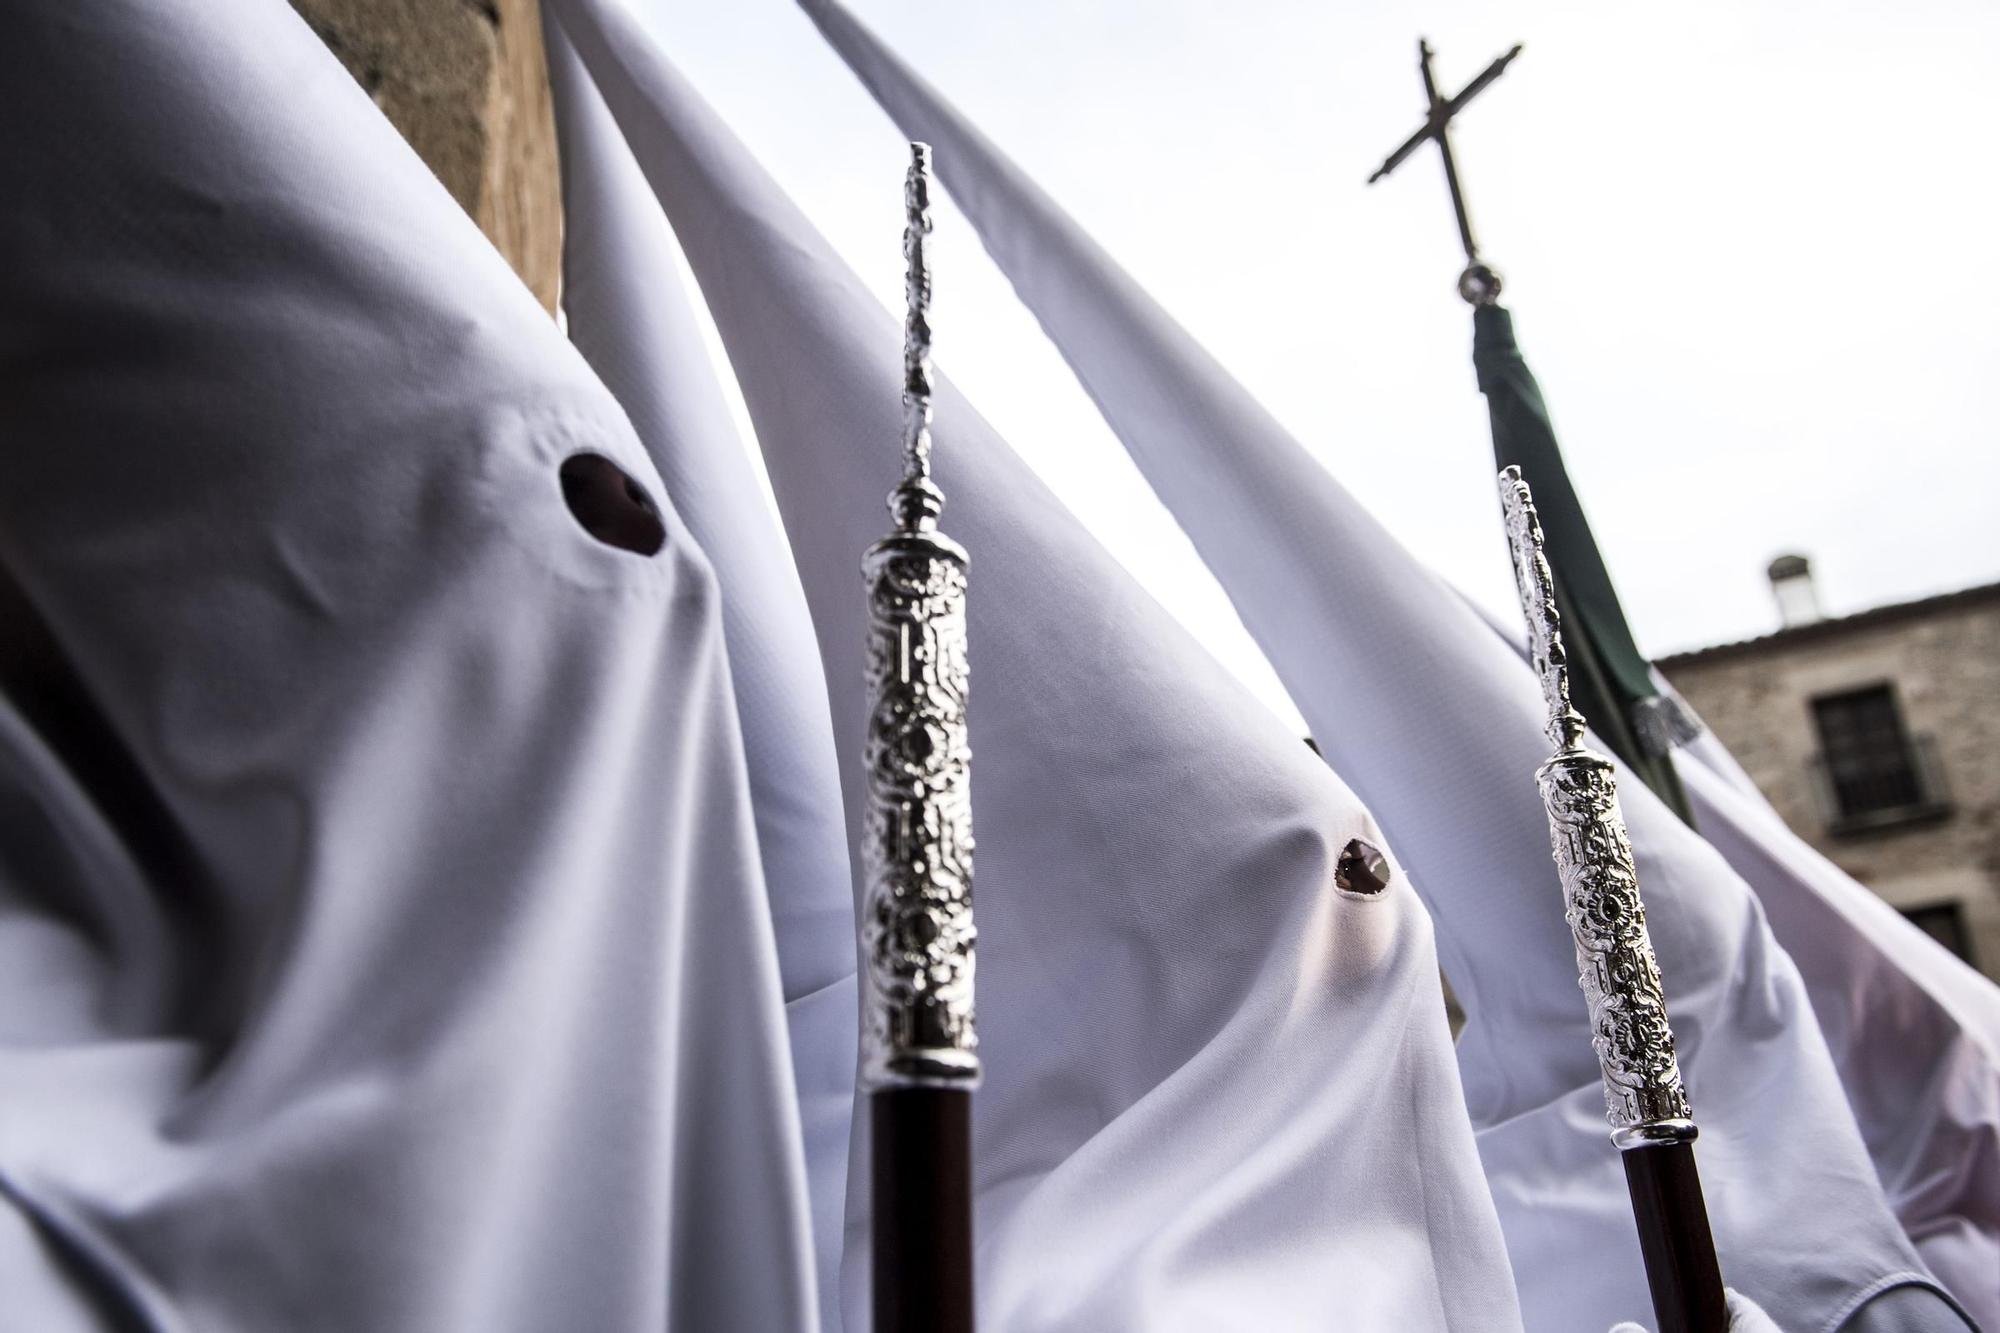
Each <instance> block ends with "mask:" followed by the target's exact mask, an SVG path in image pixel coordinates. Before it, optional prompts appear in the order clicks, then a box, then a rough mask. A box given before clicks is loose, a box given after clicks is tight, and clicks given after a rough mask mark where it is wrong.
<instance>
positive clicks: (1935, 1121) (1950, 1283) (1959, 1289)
mask: <svg viewBox="0 0 2000 1333" xmlns="http://www.w3.org/2000/svg"><path fill="white" fill-rule="evenodd" d="M1715 748H1717V749H1720V748H1721V747H1720V745H1719V743H1716V744H1715ZM1726 754H1727V752H1726V751H1725V752H1724V758H1725V759H1726ZM1675 759H1676V765H1675V766H1676V768H1677V769H1678V770H1679V772H1680V776H1681V785H1682V786H1683V787H1684V788H1685V789H1686V791H1687V794H1688V800H1689V802H1690V803H1691V804H1692V806H1693V808H1694V816H1695V823H1696V827H1698V828H1699V829H1700V830H1701V832H1702V836H1703V837H1705V838H1706V839H1707V840H1708V841H1709V842H1710V843H1711V844H1712V845H1713V846H1714V847H1715V849H1716V850H1717V851H1719V852H1721V853H1722V856H1723V858H1724V859H1725V860H1726V861H1728V862H1729V865H1730V868H1731V869H1733V870H1734V871H1735V872H1736V873H1737V874H1739V875H1741V876H1742V877H1743V879H1744V881H1745V882H1746V883H1747V884H1749V885H1750V887H1751V888H1752V889H1753V890H1755V892H1756V894H1757V897H1758V899H1759V901H1761V902H1762V903H1763V905H1764V911H1765V912H1766V913H1767V914H1768V915H1769V916H1770V919H1771V930H1772V932H1773V933H1774V934H1776V935H1777V937H1778V939H1779V940H1780V941H1781V942H1783V943H1784V945H1785V947H1786V948H1787V949H1788V950H1790V952H1791V955H1792V957H1793V958H1794V959H1795V960H1796V961H1797V962H1798V966H1799V971H1800V973H1801V974H1802V975H1803V976H1804V978H1805V983H1806V988H1807V990H1808V992H1809V993H1810V994H1811V995H1812V1001H1813V1009H1814V1012H1815V1013H1817V1014H1818V1016H1819V1021H1820V1026H1821V1027H1822V1028H1823V1029H1824V1030H1825V1032H1826V1040H1827V1045H1828V1046H1829V1047H1831V1048H1832V1050H1833V1054H1834V1060H1835V1062H1836V1064H1837V1065H1838V1067H1839V1069H1840V1075H1841V1083H1842V1085H1843V1086H1844V1087H1845V1088H1846V1090H1847V1099H1848V1102H1849V1103H1850V1104H1851V1105H1852V1106H1853V1107H1854V1113H1855V1118H1856V1120H1857V1121H1858V1122H1859V1123H1860V1126H1861V1132H1862V1136H1863V1137H1864V1138H1865V1139H1866V1140H1867V1143H1868V1149H1869V1153H1870V1155H1871V1156H1872V1157H1873V1158H1874V1160H1875V1169H1876V1171H1877V1172H1878V1173H1879V1175H1880V1176H1881V1179H1882V1185H1883V1189H1884V1190H1885V1191H1886V1192H1887V1194H1888V1197H1889V1202H1890V1203H1891V1205H1893V1206H1894V1208H1895V1210H1896V1215H1897V1217H1898V1218H1899V1219H1901V1221H1902V1223H1903V1226H1904V1229H1905V1230H1907V1231H1908V1232H1909V1234H1910V1237H1911V1239H1912V1240H1914V1241H1915V1242H1916V1245H1917V1252H1918V1253H1919V1254H1921V1255H1922V1256H1923V1258H1924V1262H1925V1263H1926V1264H1928V1265H1929V1267H1930V1269H1931V1271H1932V1272H1933V1273H1935V1274H1936V1275H1937V1277H1938V1279H1939V1280H1940V1281H1941V1282H1943V1283H1944V1285H1945V1287H1946V1288H1947V1289H1949V1290H1950V1291H1951V1293H1952V1294H1953V1295H1954V1296H1956V1297H1957V1298H1958V1299H1959V1301H1960V1302H1961V1303H1962V1304H1963V1305H1964V1306H1965V1307H1966V1309H1967V1310H1968V1311H1969V1312H1970V1313H1971V1314H1972V1315H1973V1316H1974V1317H1975V1318H1976V1319H1978V1320H1979V1322H1980V1323H1981V1324H1982V1325H1984V1326H1985V1327H1986V1328H1989V1329H2000V988H1996V987H1995V986H1994V985H1993V983H1992V982H1990V981H1988V980H1987V979H1986V978H1985V977H1983V976H1980V975H1979V974H1978V973H1977V972H1975V971H1973V970H1972V969H1971V968H1969V967H1967V966H1966V965H1965V964H1964V963H1963V962H1961V961H1959V960H1958V959H1957V958H1955V957H1953V956H1952V954H1951V953H1950V951H1948V950H1946V949H1945V948H1943V947H1942V946H1940V945H1939V944H1938V943H1937V942H1936V941H1935V940H1933V939H1931V938H1930V937H1929V936H1928V935H1926V934H1924V933H1923V932H1922V931H1921V930H1919V929H1917V927H1915V926H1914V925H1912V924H1910V922H1908V921H1906V920H1904V919H1903V916H1902V914H1901V913H1899V912H1897V911H1896V910H1895V909H1894V908H1893V907H1891V906H1889V904H1887V903H1885V902H1883V901H1882V899H1881V898H1879V897H1877V896H1876V895H1875V894H1873V893H1871V892H1869V891H1868V890H1867V889H1866V888H1864V887H1863V886H1861V885H1860V884H1857V883H1856V882H1855V881H1854V880H1853V879H1852V878H1851V877H1850V876H1848V874H1847V873H1846V872H1845V871H1843V870H1841V869H1840V867H1839V866H1836V865H1834V864H1833V863H1832V862H1830V861H1828V860H1827V859H1826V858H1825V857H1823V856H1821V855H1820V854H1819V853H1818V852H1816V851H1814V850H1813V849H1812V848H1811V847H1809V846H1807V845H1806V844H1805V843H1804V842H1803V841H1801V840H1800V839H1799V837H1798V836H1797V835H1796V834H1794V833H1793V832H1792V831H1791V830H1790V829H1789V828H1786V827H1785V825H1784V822H1783V821H1782V820H1780V819H1779V818H1778V816H1777V814H1776V813H1775V812H1774V811H1772V809H1771V808H1770V806H1769V805H1768V804H1767V803H1766V802H1765V801H1764V800H1763V799H1762V797H1760V796H1757V795H1756V794H1755V793H1754V791H1753V792H1751V793H1745V792H1744V791H1743V790H1742V789H1741V788H1740V787H1738V786H1737V785H1736V784H1735V782H1733V781H1732V779H1731V775H1730V773H1729V771H1728V769H1731V768H1734V767H1735V764H1734V761H1733V760H1728V761H1727V768H1724V767H1720V766H1718V764H1717V762H1716V761H1715V760H1714V759H1712V758H1711V757H1710V755H1709V754H1708V753H1707V752H1705V751H1704V750H1703V749H1695V748H1690V749H1687V750H1683V751H1681V752H1680V753H1678V754H1677V755H1676V756H1675Z"/></svg>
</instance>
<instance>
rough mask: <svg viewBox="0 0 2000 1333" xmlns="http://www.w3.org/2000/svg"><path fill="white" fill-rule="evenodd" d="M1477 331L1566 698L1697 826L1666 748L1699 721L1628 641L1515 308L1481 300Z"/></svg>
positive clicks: (1496, 451)
mask: <svg viewBox="0 0 2000 1333" xmlns="http://www.w3.org/2000/svg"><path fill="white" fill-rule="evenodd" d="M1472 327H1473V336H1472V364H1473V368H1474V369H1475V370H1476V371H1477V372H1478V375H1479V391H1480V392H1481V393H1483V394H1485V395H1486V406H1487V410H1488V412H1489V413H1490V414H1491V416H1492V420H1493V455H1494V465H1495V467H1496V468H1504V467H1507V466H1509V465H1512V466H1515V467H1519V468H1520V469H1521V475H1522V476H1523V477H1524V478H1526V479H1527V482H1528V485H1529V487H1530V488H1531V489H1532V490H1533V491H1534V493H1535V507H1536V508H1537V509H1538V510H1539V511H1540V512H1541V519H1542V532H1543V535H1544V540H1545V544H1546V547H1545V549H1546V550H1547V553H1548V558H1549V568H1550V569H1551V570H1553V571H1554V573H1555V579H1556V608H1557V610H1558V611H1560V612H1561V614H1562V625H1563V647H1564V649H1565V650H1567V652H1568V654H1569V661H1570V697H1571V699H1572V701H1573V702H1574V703H1575V705H1576V708H1577V711H1579V712H1581V713H1582V714H1583V715H1584V717H1585V718H1587V719H1588V720H1589V722H1590V725H1591V728H1592V729H1593V730H1594V731H1596V732H1597V734H1598V736H1599V737H1601V738H1602V739H1603V741H1604V743H1605V744H1607V745H1609V746H1610V747H1611V748H1612V749H1613V750H1614V751H1615V752H1616V753H1617V755H1618V757H1619V758H1620V759H1622V760H1624V761H1625V763H1626V764H1627V765H1628V766H1630V767H1631V769H1632V770H1633V771H1634V772H1636V773H1637V774H1638V775H1639V777H1640V778H1641V780H1643V781H1644V782H1645V784H1646V785H1647V786H1648V787H1651V788H1652V789H1653V791H1654V792H1655V793H1657V794H1658V795H1659V797H1660V799H1661V800H1663V801H1665V802H1666V803H1667V804H1668V805H1669V806H1671V807H1673V809H1674V812H1675V813H1676V814H1678V815H1680V817H1681V818H1682V819H1683V820H1684V821H1686V822H1687V823H1689V824H1690V825H1691V824H1693V822H1694V817H1693V814H1692V812H1691V811H1690V810H1689V808H1688V801H1687V795H1686V793H1684V792H1683V791H1682V790H1681V784H1680V779H1679V778H1678V777H1677V776H1676V775H1675V773H1674V766H1673V761H1672V760H1671V759H1670V758H1669V757H1668V751H1669V750H1670V749H1671V748H1672V747H1673V745H1674V743H1675V742H1676V741H1678V740H1684V739H1687V738H1688V737H1689V736H1691V735H1692V734H1693V731H1694V721H1693V719H1692V718H1691V717H1689V716H1688V714H1687V712H1686V710H1685V709H1683V708H1681V707H1680V706H1679V702H1678V701H1677V700H1675V699H1672V698H1668V697H1665V696H1662V695H1661V694H1660V692H1659V691H1658V690H1657V689H1656V688H1654V685H1653V675H1652V668H1651V665H1650V664H1649V663H1648V662H1647V661H1646V659H1645V657H1643V656H1642V655H1641V654H1640V652H1639V648H1638V645H1637V644H1635V643H1634V642H1633V641H1632V630H1631V627H1630V626H1629V625H1627V624H1626V622H1625V612H1624V609H1623V608H1622V607H1620V606H1619V604H1618V593H1617V590H1616V589H1614V588H1613V587H1612V586H1611V574H1610V571H1609V570H1607V569H1606V568H1605V566H1604V557H1603V556H1602V555H1601V554H1600V553H1599V552H1598V549H1597V539H1596V538H1594V537H1593V536H1591V532H1590V522H1589V520H1588V519H1586V518H1585V517H1584V515H1583V505H1582V503H1581V502H1580V501H1579V500H1578V499H1577V494H1576V488H1575V487H1574V486H1572V485H1571V484H1570V479H1569V473H1568V471H1567V470H1565V469H1564V467H1563V460H1562V451H1561V450H1560V449H1558V448H1557V447H1556V433H1555V429H1554V427H1553V426H1551V425H1550V424H1549V409H1548V405H1547V404H1546V403H1544V402H1543V401H1542V389H1541V386H1540V385H1538V384H1536V383H1535V377H1534V375H1533V374H1532V373H1531V372H1530V371H1529V370H1528V363H1527V361H1525V360H1524V359H1523V358H1522V356H1521V349H1520V346H1519V345H1518V344H1516V343H1515V341H1514V316H1513V313H1512V312H1511V311H1509V310H1507V309H1506V307H1504V306H1499V305H1482V306H1477V307H1475V308H1474V309H1473V312H1472Z"/></svg>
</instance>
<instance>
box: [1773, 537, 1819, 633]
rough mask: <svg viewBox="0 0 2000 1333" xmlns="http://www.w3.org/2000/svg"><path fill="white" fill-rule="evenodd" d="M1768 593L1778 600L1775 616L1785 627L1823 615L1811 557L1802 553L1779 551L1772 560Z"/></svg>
mask: <svg viewBox="0 0 2000 1333" xmlns="http://www.w3.org/2000/svg"><path fill="white" fill-rule="evenodd" d="M1769 573H1770V576H1771V596H1773V597H1774V598H1776V599H1777V602H1778V619H1779V620H1781V621H1782V622H1784V627H1785V628H1786V629H1791V628H1792V627H1794V626H1796V625H1810V624H1812V623H1813V622H1814V621H1815V620H1823V619H1825V618H1826V617H1825V613H1824V612H1822V611H1821V610H1820V609H1819V594H1818V593H1817V592H1815V591H1814V590H1813V577H1812V561H1810V560H1808V559H1806V558H1805V557H1804V556H1802V555H1781V556H1779V557H1778V558H1777V559H1776V560H1773V561H1772V562H1771V568H1770V570H1769Z"/></svg>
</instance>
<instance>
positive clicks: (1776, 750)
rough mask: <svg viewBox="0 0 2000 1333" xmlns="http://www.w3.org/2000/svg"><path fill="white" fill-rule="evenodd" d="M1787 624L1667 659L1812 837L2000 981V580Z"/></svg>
mask: <svg viewBox="0 0 2000 1333" xmlns="http://www.w3.org/2000/svg"><path fill="white" fill-rule="evenodd" d="M1772 576H1773V577H1772V581H1773V585H1774V591H1775V592H1776V593H1777V595H1778V599H1779V605H1780V608H1781V609H1782V610H1783V611H1784V613H1785V617H1786V620H1787V622H1788V623H1787V624H1786V625H1785V627H1784V628H1782V629H1780V630H1778V631H1777V632H1776V633H1773V634H1767V635H1765V636H1763V637H1762V638H1757V639H1750V640H1747V641H1744V642H1741V643H1729V644H1723V645H1720V646H1719V647H1714V648H1705V649H1701V650H1699V651H1696V652H1689V653H1681V654H1678V655H1676V656H1673V657H1668V658H1663V659H1661V660H1660V662H1659V663H1658V666H1659V668H1660V670H1661V672H1663V673H1664V674H1665V675H1666V676H1667V678H1668V679H1669V680H1671V681H1672V682H1673V684H1674V686H1675V688H1677V689H1678V690H1679V691H1680V692H1681V693H1682V694H1683V695H1685V696H1686V697H1687V699H1688V701H1689V702H1690V703H1691V704H1693V705H1694V708H1695V711H1697V712H1698V713H1700V714H1701V716H1702V718H1703V720H1704V721H1706V722H1707V723H1708V724H1709V726H1710V727H1711V728H1713V729H1714V731H1715V734H1716V735H1717V736H1718V737H1719V738H1720V739H1721V740H1722V741H1723V743H1724V744H1726V745H1727V746H1728V747H1729V748H1730V750H1731V751H1732V752H1733V753H1734V754H1735V756H1736V758H1737V759H1738V760H1739V761H1740V762H1741V763H1742V765H1743V767H1744V768H1745V769H1746V770H1747V771H1748V773H1749V775H1750V777H1751V778H1752V779H1753V780H1754V781H1755V782H1756V784H1757V786H1758V787H1759V788H1760V789H1761V790H1762V791H1763V792H1764V795H1765V796H1766V797H1767V798H1768V799H1769V800H1770V802H1771V804H1772V805H1774V806H1775V807H1777V810H1778V813H1779V814H1780V815H1782V816H1783V817H1784V819H1785V822H1786V823H1787V824H1789V825H1791V827H1792V829H1793V830H1794V831H1795V832H1797V833H1798V834H1799V836H1801V837H1802V838H1804V839H1805V840H1806V841H1808V842H1810V843H1811V844H1812V845H1813V846H1814V847H1816V848H1818V849H1819V851H1820V852H1822V853H1823V854H1825V855H1826V856H1827V857H1828V858H1829V859H1830V860H1832V861H1834V862H1835V863H1836V864H1838V865H1839V866H1840V867H1841V868H1842V869H1844V870H1846V871H1847V872H1848V873H1849V874H1850V875H1852V876H1854V877H1855V878H1856V879H1858V880H1860V881H1861V882H1862V883H1863V884H1866V885H1867V886H1868V887H1870V888H1872V889H1874V890H1875V891H1876V892H1877V893H1879V894H1881V895H1882V896H1883V897H1884V898H1885V899H1887V900H1888V901H1889V902H1890V903H1891V904H1892V905H1894V906H1895V907H1897V908H1898V909H1900V910H1901V911H1902V912H1903V913H1904V914H1905V915H1906V916H1908V917H1910V918H1911V919H1912V920H1913V921H1915V922H1916V923H1917V924H1918V925H1920V926H1922V927H1924V929H1926V930H1928V931H1929V932H1930V933H1931V934H1932V935H1933V936H1935V937H1936V938H1938V939H1939V940H1940V941H1941V942H1943V943H1944V944H1945V945H1947V947H1950V948H1952V949H1953V950H1955V951H1956V952H1958V953H1959V954H1960V955H1961V956H1962V957H1964V958H1965V959H1966V960H1967V961H1968V962H1970V963H1972V964H1973V966H1975V967H1978V968H1979V969H1980V970H1982V971H1983V972H1985V973H1986V975H1988V976H1989V977H1993V978H1995V979H1996V980H2000V584H1988V585H1985V586H1982V587H1976V588H1968V589H1965V590H1964V591H1961V592H1955V593H1947V594H1945V595H1943V596H1938V597H1928V598H1924V599H1922V600H1920V601H1914V602H1904V603H1900V604H1898V605H1894V606H1883V607H1877V608H1875V609H1873V610H1869V611H1863V612H1860V613H1858V614H1855V615H1848V616H1840V617H1835V618H1825V617H1822V616H1820V615H1819V613H1818V607H1817V601H1816V599H1815V598H1814V596H1813V595H1812V588H1811V583H1810V572H1809V570H1808V568H1807V566H1806V562H1805V561H1804V560H1803V559H1801V558H1799V557H1796V556H1787V557H1783V558H1781V559H1780V560H1779V561H1777V562H1774V564H1773V566H1772Z"/></svg>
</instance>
